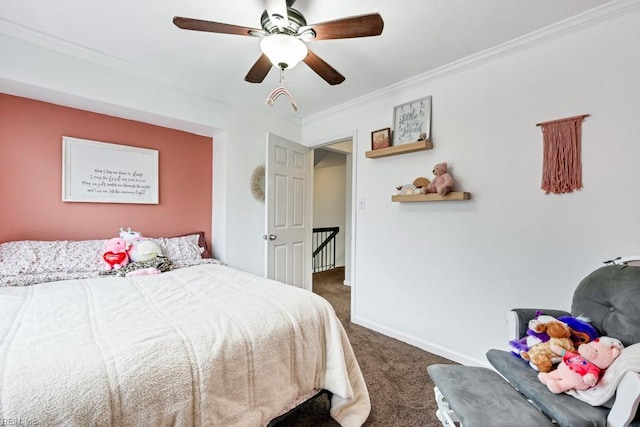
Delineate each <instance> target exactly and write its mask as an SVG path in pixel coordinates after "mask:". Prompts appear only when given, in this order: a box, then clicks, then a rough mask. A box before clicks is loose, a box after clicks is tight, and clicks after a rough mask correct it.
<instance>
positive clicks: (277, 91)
mask: <svg viewBox="0 0 640 427" xmlns="http://www.w3.org/2000/svg"><path fill="white" fill-rule="evenodd" d="M284 80H285V78H284V69H283V68H281V69H280V86H278V87H277V88H275V89H274V90H273V91H272V92H271V93H270V94H269V96H268V97H267V100H266V102H265V103H266V104H267V105H270V106H272V107H273V103H274V102H275V100H276V98H277V97H279V96H280V95H284V96H286V97H287V99H288V100H289V102H290V103H291V108H292V109H293V111H298V104H296V100H295V99H293V96H292V95H291V94H290V93H289V91H288V90H287V88H285V87H284Z"/></svg>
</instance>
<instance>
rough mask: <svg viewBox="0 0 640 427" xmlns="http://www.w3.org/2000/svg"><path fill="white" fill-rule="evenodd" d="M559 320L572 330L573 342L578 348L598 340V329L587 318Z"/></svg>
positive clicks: (567, 317) (563, 317)
mask: <svg viewBox="0 0 640 427" xmlns="http://www.w3.org/2000/svg"><path fill="white" fill-rule="evenodd" d="M558 320H559V321H561V322H563V323H565V324H566V325H567V326H569V329H571V341H573V345H574V346H575V347H576V348H578V347H579V346H580V344H586V343H588V342H591V341H593V340H595V339H596V338H598V336H599V334H598V331H597V330H596V328H594V327H593V325H592V324H591V323H589V322H590V320H589V319H588V318H587V317H584V316H578V317H573V316H560V317H558Z"/></svg>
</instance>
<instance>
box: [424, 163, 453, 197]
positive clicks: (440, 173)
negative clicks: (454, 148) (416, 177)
mask: <svg viewBox="0 0 640 427" xmlns="http://www.w3.org/2000/svg"><path fill="white" fill-rule="evenodd" d="M433 174H434V175H435V176H436V177H435V178H433V180H432V181H431V182H430V183H429V185H428V186H427V190H426V191H427V193H438V194H439V195H441V196H446V195H447V194H448V193H449V192H451V191H452V190H453V177H452V176H451V175H449V173H448V172H447V162H443V163H438V164H437V165H435V166H434V167H433Z"/></svg>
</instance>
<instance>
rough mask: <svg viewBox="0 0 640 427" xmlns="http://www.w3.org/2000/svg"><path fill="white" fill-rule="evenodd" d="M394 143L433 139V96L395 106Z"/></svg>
mask: <svg viewBox="0 0 640 427" xmlns="http://www.w3.org/2000/svg"><path fill="white" fill-rule="evenodd" d="M393 126H394V127H393V145H400V144H408V143H410V142H416V141H418V139H420V134H425V135H426V136H425V139H426V140H427V141H431V96H425V97H424V98H420V99H416V100H415V101H411V102H407V103H404V104H401V105H398V106H396V107H394V108H393Z"/></svg>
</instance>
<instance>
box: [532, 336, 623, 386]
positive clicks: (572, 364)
mask: <svg viewBox="0 0 640 427" xmlns="http://www.w3.org/2000/svg"><path fill="white" fill-rule="evenodd" d="M622 349H623V346H622V343H621V342H620V341H619V340H617V339H615V338H611V337H600V338H596V339H595V340H593V341H591V342H589V343H587V344H582V345H581V346H580V347H578V353H574V352H571V351H565V350H564V349H562V348H559V347H552V350H553V351H555V352H557V353H559V354H561V355H562V363H560V364H559V365H558V367H557V368H556V369H555V370H554V371H551V372H548V373H545V372H540V373H539V374H538V379H539V380H540V382H541V383H542V384H545V385H546V386H547V388H548V389H549V391H551V392H552V393H555V394H558V393H562V392H565V391H567V390H572V389H574V390H587V389H589V388H591V387H593V386H595V385H596V384H597V383H598V380H599V379H600V375H601V374H602V372H603V371H604V370H605V369H606V368H608V367H609V366H611V363H613V361H614V360H615V359H616V358H617V357H618V356H619V355H620V353H621V352H622Z"/></svg>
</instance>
